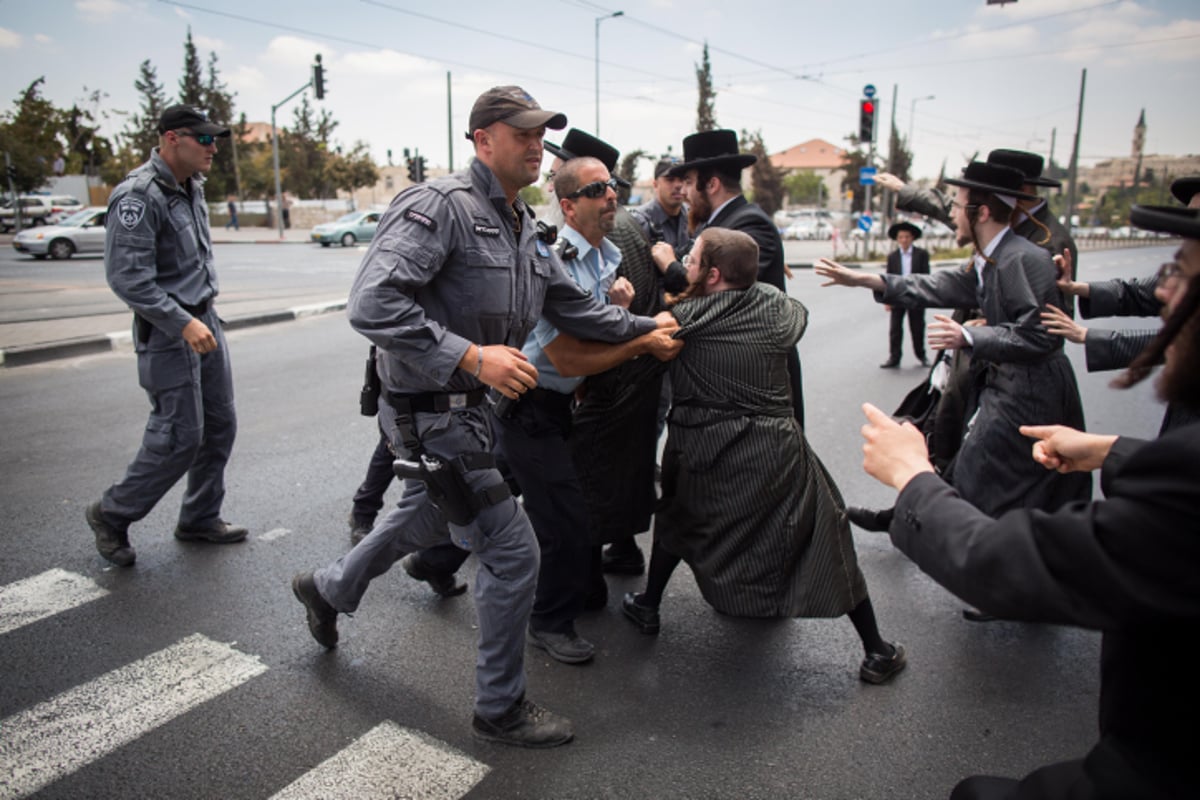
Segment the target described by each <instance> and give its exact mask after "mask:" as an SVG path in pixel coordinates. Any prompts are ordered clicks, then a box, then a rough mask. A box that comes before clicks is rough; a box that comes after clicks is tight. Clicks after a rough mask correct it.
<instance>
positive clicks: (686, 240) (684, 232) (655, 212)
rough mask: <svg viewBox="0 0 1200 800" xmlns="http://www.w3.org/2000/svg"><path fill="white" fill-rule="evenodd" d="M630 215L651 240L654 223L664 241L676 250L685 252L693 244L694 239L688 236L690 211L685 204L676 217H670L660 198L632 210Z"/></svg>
mask: <svg viewBox="0 0 1200 800" xmlns="http://www.w3.org/2000/svg"><path fill="white" fill-rule="evenodd" d="M629 213H630V214H632V215H633V218H634V219H636V220H637V222H638V225H640V226H641V227H642V233H644V234H645V235H646V238H647V239H649V238H650V224H651V223H653V224H655V225H657V226H658V227H659V229H660V230H662V234H663V241H664V242H666V243H667V244H669V245H671V247H673V248H675V250H676V251H677V252H678V251H682V250H685V249H686V248H687V247H688V245H690V244H691V243H692V237H691V235H690V234H688V225H687V223H688V209H687V205H686V204H684V205H683V206H682V207H681V210H680V212H679V213H678V214H676V215H675V216H673V217H672V216H669V215H668V214H667V212H666V209H664V208H663V207H662V205H661V204H659V202H658V198H657V197H656V198H654V199H653V200H651V201H650V202H649V203H644V204H643V205H640V206H638V207H637V208H635V209H632V210H631V211H630V212H629Z"/></svg>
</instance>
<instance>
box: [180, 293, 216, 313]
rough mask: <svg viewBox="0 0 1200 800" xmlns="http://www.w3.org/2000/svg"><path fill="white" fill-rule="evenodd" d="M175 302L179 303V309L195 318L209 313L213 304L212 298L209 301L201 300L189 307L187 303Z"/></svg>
mask: <svg viewBox="0 0 1200 800" xmlns="http://www.w3.org/2000/svg"><path fill="white" fill-rule="evenodd" d="M175 302H177V303H179V307H180V308H182V309H183V310H184V311H186V312H188V313H189V314H191V315H192V316H193V317H201V316H204V315H205V314H207V313H208V306H209V305H210V304H211V303H212V298H211V297H210V298H208V299H207V300H201V301H200V302H199V303H197V304H196V305H194V306H189V305H188V304H187V303H183V302H180V301H178V300H176V301H175Z"/></svg>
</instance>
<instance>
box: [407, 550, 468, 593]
mask: <svg viewBox="0 0 1200 800" xmlns="http://www.w3.org/2000/svg"><path fill="white" fill-rule="evenodd" d="M400 566H402V567H404V571H405V572H407V573H408V575H409V577H410V578H415V579H417V580H419V581H425V583H428V584H429V587H430V588H431V589H433V591H434V593H435V594H437V595H438V596H440V597H457V596H458V595H460V594H462V593H463V592H465V591H466V590H467V585H466V584H465V583H462V582H461V581H459V580H458V579H457V578H456V577H455V576H454V573H450V574H449V575H447V574H446V573H444V572H434V571H433V570H431V569H427V568H426V567H425V565H423V564H422V563H421V560H420V559H418V558H417V554H416V553H409V554H408V555H406V556H405V557H404V560H402V561H401V562H400Z"/></svg>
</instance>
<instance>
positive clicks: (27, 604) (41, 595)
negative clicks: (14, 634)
mask: <svg viewBox="0 0 1200 800" xmlns="http://www.w3.org/2000/svg"><path fill="white" fill-rule="evenodd" d="M106 594H108V590H107V589H102V588H100V586H99V585H97V584H96V582H95V581H93V580H92V579H91V578H85V577H84V576H82V575H76V574H75V573H74V572H67V571H66V570H65V569H57V568H56V569H51V570H47V571H45V572H43V573H42V574H40V575H34V576H33V577H31V578H25V579H24V580H19V581H17V582H16V583H10V584H9V585H8V586H4V587H0V634H5V633H8V632H9V631H15V630H16V629H17V628H20V627H22V626H25V625H31V624H33V623H34V622H37V621H38V620H43V619H46V618H47V617H52V616H54V615H55V614H58V613H60V612H63V611H67V610H69V609H72V608H75V607H76V606H81V605H83V604H84V603H90V602H91V601H93V600H97V599H99V598H101V597H104V595H106Z"/></svg>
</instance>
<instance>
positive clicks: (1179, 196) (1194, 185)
mask: <svg viewBox="0 0 1200 800" xmlns="http://www.w3.org/2000/svg"><path fill="white" fill-rule="evenodd" d="M1196 192H1200V175H1192V176H1189V177H1187V178H1180V179H1178V180H1176V181H1172V182H1171V194H1173V195H1175V199H1176V200H1178V201H1179V202H1181V203H1183V204H1184V205H1185V206H1186V205H1187V204H1188V203H1190V202H1192V197H1194V196H1195V194H1196Z"/></svg>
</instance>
